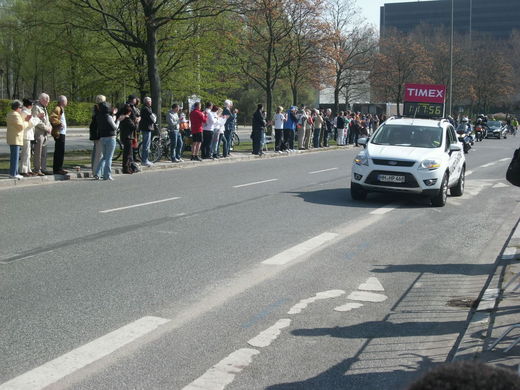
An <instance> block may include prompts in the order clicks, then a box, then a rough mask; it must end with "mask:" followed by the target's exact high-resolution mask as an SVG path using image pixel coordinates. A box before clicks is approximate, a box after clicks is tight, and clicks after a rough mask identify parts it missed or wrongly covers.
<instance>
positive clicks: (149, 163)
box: [144, 161, 153, 167]
mask: <svg viewBox="0 0 520 390" xmlns="http://www.w3.org/2000/svg"><path fill="white" fill-rule="evenodd" d="M144 166H145V167H153V162H151V161H147V162H145V163H144Z"/></svg>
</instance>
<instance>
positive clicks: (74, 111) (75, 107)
mask: <svg viewBox="0 0 520 390" xmlns="http://www.w3.org/2000/svg"><path fill="white" fill-rule="evenodd" d="M93 106H94V104H93V103H78V102H70V103H69V104H68V106H67V108H66V109H65V115H67V125H69V126H78V125H81V126H88V124H89V123H90V120H91V118H92V108H93Z"/></svg>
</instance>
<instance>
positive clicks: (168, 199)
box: [100, 196, 180, 214]
mask: <svg viewBox="0 0 520 390" xmlns="http://www.w3.org/2000/svg"><path fill="white" fill-rule="evenodd" d="M177 199H180V197H178V196H176V197H174V198H167V199H160V200H154V201H152V202H146V203H139V204H134V205H131V206H125V207H118V208H115V209H109V210H101V211H100V213H101V214H108V213H113V212H115V211H121V210H128V209H133V208H136V207H143V206H149V205H152V204H157V203H164V202H171V201H172V200H177Z"/></svg>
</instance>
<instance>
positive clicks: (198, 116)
mask: <svg viewBox="0 0 520 390" xmlns="http://www.w3.org/2000/svg"><path fill="white" fill-rule="evenodd" d="M207 120H208V117H207V116H206V114H204V113H203V112H202V111H201V110H193V111H192V112H191V113H190V122H191V134H197V133H202V125H203V124H204V123H206V121H207Z"/></svg>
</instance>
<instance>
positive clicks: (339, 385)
mask: <svg viewBox="0 0 520 390" xmlns="http://www.w3.org/2000/svg"><path fill="white" fill-rule="evenodd" d="M517 144H518V142H517V140H516V139H511V138H509V139H507V140H500V141H499V140H487V141H485V142H483V143H481V144H477V146H476V147H475V150H474V151H472V152H471V153H470V154H469V155H468V156H467V165H468V171H471V173H470V174H469V176H468V177H467V184H466V192H465V195H464V196H463V197H462V198H452V197H450V198H449V199H448V204H447V205H446V207H444V208H432V207H429V206H428V205H427V203H426V202H425V201H424V200H423V199H420V198H414V197H406V198H402V197H396V196H390V195H382V194H373V195H370V196H369V198H368V200H367V201H364V202H356V201H353V200H351V199H350V196H349V195H348V186H349V181H350V179H349V176H350V165H351V161H352V159H353V157H354V155H355V153H356V152H355V151H354V150H346V151H345V150H341V151H327V152H322V153H310V154H302V155H295V156H291V157H282V158H277V159H258V160H255V161H248V162H239V163H233V164H222V165H219V164H212V165H206V166H204V163H202V164H201V165H202V166H200V167H198V168H193V169H185V170H184V169H176V170H161V171H158V172H149V173H146V174H139V175H133V176H123V177H117V180H115V181H113V182H103V181H88V180H85V181H75V182H64V183H56V184H53V185H46V186H34V187H32V186H31V187H25V188H13V189H8V190H2V191H0V200H1V201H0V215H1V221H2V225H1V227H0V229H1V231H0V313H2V316H1V322H0V356H2V359H0V390H4V389H21V388H24V389H25V388H34V389H39V388H43V387H45V386H46V385H51V387H50V388H53V389H61V388H73V389H126V388H133V389H183V388H186V389H221V388H224V387H225V388H226V389H269V390H278V389H349V388H350V389H354V388H355V389H373V388H382V389H398V388H405V387H406V385H407V384H409V383H410V381H412V380H413V379H415V378H416V377H417V376H418V375H420V374H421V373H422V372H423V371H424V370H425V369H427V368H429V367H431V366H432V365H435V364H438V363H441V362H444V361H446V360H448V359H449V358H450V356H451V355H453V353H454V351H455V349H456V348H457V345H458V338H459V336H460V334H461V332H463V331H464V330H465V327H466V322H467V319H468V315H469V308H467V307H460V306H457V305H451V304H449V302H450V301H451V300H453V299H460V298H470V299H475V298H477V297H478V295H479V293H480V290H481V289H482V286H483V285H484V283H485V281H486V280H487V278H488V275H489V273H490V272H491V271H492V269H493V263H494V261H495V260H496V258H497V256H498V254H499V252H500V250H501V249H502V246H503V245H504V242H505V241H506V239H507V236H508V234H509V233H510V231H511V229H512V228H513V226H514V224H515V223H516V221H517V220H518V216H519V213H518V212H519V211H520V206H519V205H518V204H519V203H518V201H519V199H520V196H519V192H518V189H516V188H513V187H511V186H509V185H508V184H507V182H506V181H505V178H504V176H505V170H506V167H507V164H508V161H507V160H506V159H507V158H509V157H511V155H512V152H513V150H514V148H515V147H517V146H518V145H517ZM1 383H3V384H1ZM27 383H29V384H32V385H31V386H29V385H27ZM22 384H25V385H27V387H23V386H22Z"/></svg>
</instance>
